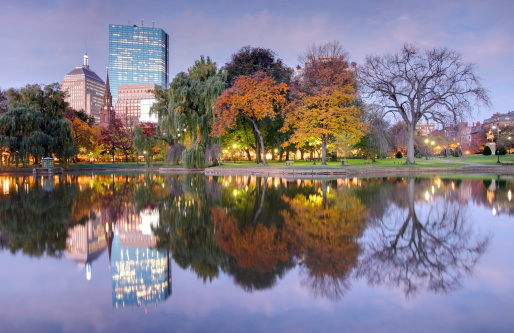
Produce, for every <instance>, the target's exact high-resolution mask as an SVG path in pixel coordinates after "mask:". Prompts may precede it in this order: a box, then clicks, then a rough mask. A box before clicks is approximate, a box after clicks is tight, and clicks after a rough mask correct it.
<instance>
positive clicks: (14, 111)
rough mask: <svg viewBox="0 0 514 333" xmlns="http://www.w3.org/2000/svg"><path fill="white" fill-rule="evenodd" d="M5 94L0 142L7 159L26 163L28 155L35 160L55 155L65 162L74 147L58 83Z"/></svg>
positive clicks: (61, 161)
mask: <svg viewBox="0 0 514 333" xmlns="http://www.w3.org/2000/svg"><path fill="white" fill-rule="evenodd" d="M6 94H7V96H8V97H9V104H8V105H9V111H7V112H6V113H4V114H2V116H0V145H1V146H2V147H3V148H4V149H7V151H8V153H9V158H10V160H11V161H13V162H15V163H16V165H18V163H19V162H21V163H22V164H23V165H25V164H26V163H27V162H28V159H29V157H30V156H32V157H34V159H35V162H36V163H38V162H39V160H40V159H41V157H45V156H51V155H55V156H56V157H57V158H58V159H59V161H60V163H61V165H62V164H65V165H67V164H68V162H69V159H70V158H71V157H72V156H73V155H74V153H75V148H74V145H73V137H72V134H71V125H70V122H69V121H68V120H66V119H64V116H63V113H64V111H65V110H66V107H67V106H68V103H67V102H65V101H64V97H65V93H64V92H61V91H60V88H59V85H58V84H57V83H54V84H50V85H47V86H40V85H38V84H34V85H27V86H26V87H25V88H21V89H13V88H11V89H9V90H8V91H7V93H6Z"/></svg>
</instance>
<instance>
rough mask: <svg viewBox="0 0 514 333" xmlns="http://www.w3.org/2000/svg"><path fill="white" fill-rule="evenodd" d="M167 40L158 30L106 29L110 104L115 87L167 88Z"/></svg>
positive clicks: (127, 27) (135, 27)
mask: <svg viewBox="0 0 514 333" xmlns="http://www.w3.org/2000/svg"><path fill="white" fill-rule="evenodd" d="M168 45H169V36H168V34H167V33H166V32H165V31H164V30H162V29H159V28H150V27H138V26H136V25H116V24H110V25H109V80H110V85H111V93H112V102H113V103H112V104H113V105H115V104H116V101H117V100H118V86H119V85H126V84H141V83H155V84H158V85H160V86H161V87H163V88H167V87H168V74H169V72H168V57H169V49H168Z"/></svg>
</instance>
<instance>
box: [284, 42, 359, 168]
mask: <svg viewBox="0 0 514 333" xmlns="http://www.w3.org/2000/svg"><path fill="white" fill-rule="evenodd" d="M303 60H305V68H304V69H303V72H302V74H301V75H299V76H297V78H296V80H295V82H294V83H293V88H292V91H293V102H292V103H291V104H290V105H289V107H288V108H287V110H286V112H285V121H284V127H283V128H282V130H281V131H284V132H285V131H287V130H290V129H293V135H292V136H291V138H290V139H289V141H288V142H286V143H285V144H284V145H286V146H287V145H289V144H291V143H298V144H299V145H300V146H301V145H303V144H304V142H305V141H307V140H313V139H314V140H317V141H320V142H321V149H322V150H321V154H322V161H321V164H323V165H326V155H327V145H328V144H329V143H330V142H331V140H332V139H333V138H334V137H335V136H337V135H340V133H341V132H345V133H348V134H349V135H352V136H359V135H360V133H361V129H360V127H361V111H360V109H359V108H358V107H357V106H356V98H357V91H356V88H355V75H354V67H353V66H352V67H350V66H349V65H348V60H347V54H346V52H345V51H344V50H343V48H342V47H341V45H340V44H339V43H338V42H331V43H327V44H323V45H319V46H316V45H313V46H311V47H310V48H309V49H308V50H307V52H306V53H305V55H304V56H303Z"/></svg>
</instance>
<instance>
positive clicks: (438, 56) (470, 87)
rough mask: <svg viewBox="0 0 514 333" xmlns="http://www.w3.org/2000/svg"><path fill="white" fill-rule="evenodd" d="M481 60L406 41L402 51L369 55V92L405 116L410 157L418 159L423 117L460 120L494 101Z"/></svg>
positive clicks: (362, 70)
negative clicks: (416, 149) (484, 84)
mask: <svg viewBox="0 0 514 333" xmlns="http://www.w3.org/2000/svg"><path fill="white" fill-rule="evenodd" d="M476 69H477V65H476V64H473V63H465V62H463V60H462V56H461V54H460V53H458V52H455V51H450V50H448V49H446V48H433V49H429V50H423V51H422V50H420V49H419V48H418V47H416V46H414V45H410V44H405V45H404V46H403V48H402V50H401V51H400V52H399V53H396V54H386V55H384V56H368V57H366V61H365V63H364V65H362V66H359V68H358V76H359V79H360V83H361V89H362V93H363V95H365V96H367V97H368V98H370V99H372V100H374V101H375V102H377V103H378V104H380V105H382V106H383V107H384V108H385V110H386V111H387V112H392V113H395V114H397V115H400V116H401V118H402V119H403V120H404V121H405V124H406V125H407V128H408V133H409V137H408V144H407V161H406V162H405V163H406V164H414V132H415V130H416V124H417V123H418V121H419V120H420V119H421V118H424V117H426V118H432V119H434V120H438V119H448V118H451V119H453V122H454V123H457V120H458V119H462V118H463V116H464V115H466V114H469V113H470V112H471V111H472V108H473V106H475V105H485V106H489V105H490V101H489V96H488V92H487V91H486V90H485V89H484V88H483V87H482V85H481V79H480V78H479V77H478V76H477V75H476V73H475V72H476Z"/></svg>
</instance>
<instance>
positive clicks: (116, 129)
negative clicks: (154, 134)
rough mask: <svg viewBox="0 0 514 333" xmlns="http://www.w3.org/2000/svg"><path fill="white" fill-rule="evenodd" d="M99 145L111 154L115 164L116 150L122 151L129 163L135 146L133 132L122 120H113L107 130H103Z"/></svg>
mask: <svg viewBox="0 0 514 333" xmlns="http://www.w3.org/2000/svg"><path fill="white" fill-rule="evenodd" d="M99 143H100V144H102V145H103V147H104V148H105V150H106V151H108V152H110V153H111V155H112V162H113V163H114V155H115V151H116V149H119V150H121V151H122V153H123V155H125V162H128V155H129V152H130V150H131V149H132V148H133V146H134V136H133V132H132V131H131V130H130V129H127V128H125V127H124V126H123V123H122V121H121V120H120V119H113V120H111V121H110V122H109V125H108V126H107V127H106V128H102V129H101V131H100V139H99Z"/></svg>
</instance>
